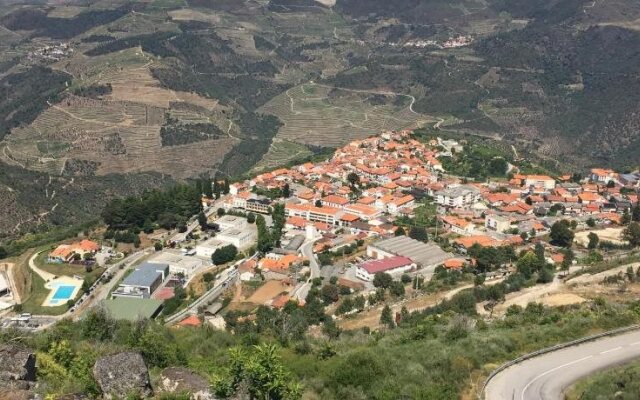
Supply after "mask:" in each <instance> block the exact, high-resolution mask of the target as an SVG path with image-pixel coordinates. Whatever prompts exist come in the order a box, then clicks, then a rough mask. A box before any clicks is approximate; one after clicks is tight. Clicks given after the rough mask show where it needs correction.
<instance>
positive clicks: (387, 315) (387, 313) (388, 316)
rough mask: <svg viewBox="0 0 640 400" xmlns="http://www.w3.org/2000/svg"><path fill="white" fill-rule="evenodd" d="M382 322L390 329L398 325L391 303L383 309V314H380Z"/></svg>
mask: <svg viewBox="0 0 640 400" xmlns="http://www.w3.org/2000/svg"><path fill="white" fill-rule="evenodd" d="M380 323H381V324H383V325H386V326H388V327H389V328H390V329H393V328H395V327H396V322H395V321H394V319H393V312H392V311H391V307H389V305H385V306H384V308H383V309H382V314H380Z"/></svg>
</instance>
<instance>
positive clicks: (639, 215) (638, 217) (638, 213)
mask: <svg viewBox="0 0 640 400" xmlns="http://www.w3.org/2000/svg"><path fill="white" fill-rule="evenodd" d="M631 219H632V220H633V221H634V222H640V202H638V204H636V206H635V207H633V211H632V212H631ZM0 258H2V256H1V255H0Z"/></svg>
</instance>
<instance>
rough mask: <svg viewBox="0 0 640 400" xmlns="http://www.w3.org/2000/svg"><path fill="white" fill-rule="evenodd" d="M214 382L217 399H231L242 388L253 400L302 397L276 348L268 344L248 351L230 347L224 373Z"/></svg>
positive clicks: (288, 399)
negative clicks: (227, 363) (218, 397)
mask: <svg viewBox="0 0 640 400" xmlns="http://www.w3.org/2000/svg"><path fill="white" fill-rule="evenodd" d="M213 381H214V382H213V388H214V392H215V394H216V395H217V396H220V397H233V396H235V395H237V394H238V393H239V391H241V390H243V389H244V390H246V391H247V392H248V395H249V398H251V399H256V400H298V399H301V398H302V387H301V386H300V384H298V383H297V382H295V381H294V380H293V378H292V376H291V374H290V373H289V372H288V371H287V370H286V369H285V367H284V365H283V363H282V359H281V358H280V356H279V355H278V349H277V347H276V346H275V345H273V344H268V343H265V344H260V345H256V346H254V347H253V349H252V351H250V352H249V351H246V350H245V349H242V348H239V347H234V348H231V349H230V350H229V365H228V367H227V368H226V371H225V372H224V373H223V374H221V375H217V376H214V379H213Z"/></svg>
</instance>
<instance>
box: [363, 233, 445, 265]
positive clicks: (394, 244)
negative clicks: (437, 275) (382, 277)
mask: <svg viewBox="0 0 640 400" xmlns="http://www.w3.org/2000/svg"><path fill="white" fill-rule="evenodd" d="M367 256H368V257H371V258H373V259H376V260H382V259H385V258H391V257H396V256H402V257H407V258H409V259H411V260H412V261H413V262H414V263H416V264H417V265H418V266H419V267H422V268H435V267H436V266H438V265H440V264H442V263H443V262H444V261H445V260H448V259H449V258H452V257H453V255H452V254H450V253H447V252H445V251H443V250H442V249H441V248H440V247H439V246H438V245H436V244H433V243H423V242H420V241H418V240H415V239H411V238H410V237H408V236H397V237H393V238H391V239H386V240H381V241H379V242H376V243H373V244H370V245H369V246H368V247H367Z"/></svg>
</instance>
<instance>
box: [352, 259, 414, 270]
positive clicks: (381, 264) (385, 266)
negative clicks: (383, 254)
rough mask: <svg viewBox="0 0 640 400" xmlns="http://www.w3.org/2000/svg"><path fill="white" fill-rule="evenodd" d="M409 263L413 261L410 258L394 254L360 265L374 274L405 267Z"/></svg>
mask: <svg viewBox="0 0 640 400" xmlns="http://www.w3.org/2000/svg"><path fill="white" fill-rule="evenodd" d="M411 264H413V261H411V259H410V258H407V257H402V256H395V257H390V258H385V259H382V260H372V261H367V262H365V263H363V264H362V265H360V266H361V267H362V268H363V269H364V270H365V271H367V272H368V273H370V274H376V273H378V272H384V271H389V270H392V269H396V268H400V267H405V266H407V265H411Z"/></svg>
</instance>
